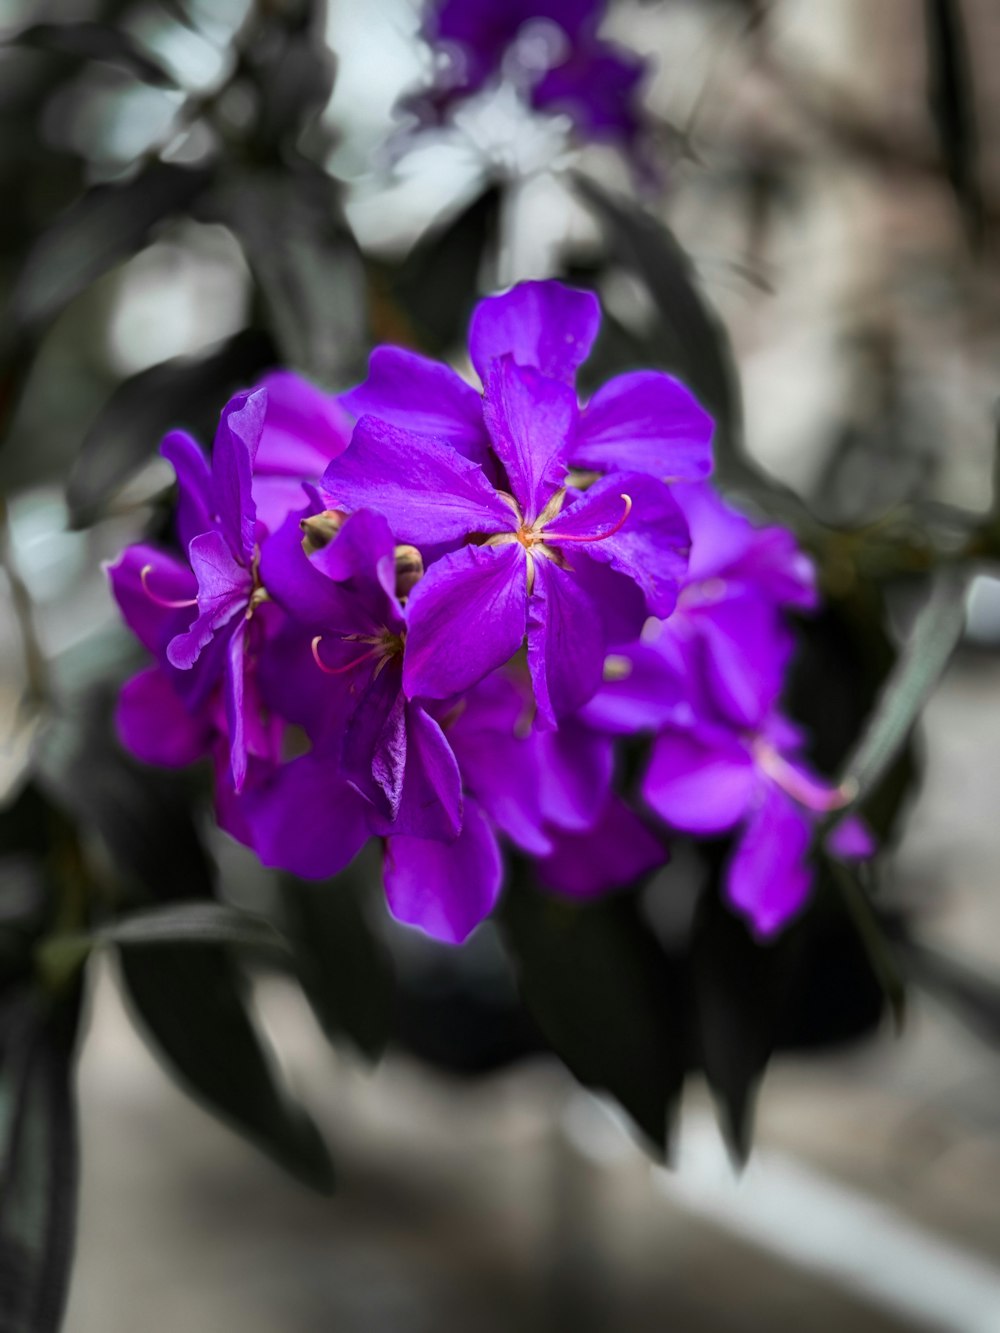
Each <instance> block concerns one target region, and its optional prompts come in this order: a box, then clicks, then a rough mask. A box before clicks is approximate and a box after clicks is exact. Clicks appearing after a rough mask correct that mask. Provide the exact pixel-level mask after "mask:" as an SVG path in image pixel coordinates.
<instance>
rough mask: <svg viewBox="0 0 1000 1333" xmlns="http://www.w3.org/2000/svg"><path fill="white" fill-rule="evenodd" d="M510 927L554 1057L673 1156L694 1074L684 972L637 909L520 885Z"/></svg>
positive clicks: (508, 939)
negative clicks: (672, 1138)
mask: <svg viewBox="0 0 1000 1333" xmlns="http://www.w3.org/2000/svg"><path fill="white" fill-rule="evenodd" d="M500 924H501V929H502V932H503V936H504V940H505V944H506V947H507V950H508V952H509V954H510V956H511V959H512V961H513V964H514V969H515V973H516V976H517V980H518V985H519V988H520V991H521V995H522V997H523V999H524V1002H525V1004H526V1005H527V1007H528V1010H529V1012H530V1013H531V1015H532V1016H533V1018H534V1019H535V1021H536V1022H537V1023H538V1026H539V1027H540V1029H541V1031H542V1033H543V1034H544V1036H545V1037H546V1039H547V1040H548V1041H549V1043H550V1044H551V1046H552V1049H553V1050H554V1051H555V1053H556V1054H557V1055H558V1056H559V1058H560V1059H561V1060H563V1061H564V1063H565V1064H566V1065H567V1066H568V1068H569V1069H570V1071H571V1072H572V1073H573V1074H575V1076H576V1077H577V1078H578V1079H579V1080H580V1082H581V1083H583V1084H585V1085H586V1086H587V1087H591V1088H597V1089H601V1090H603V1091H606V1092H609V1093H610V1094H611V1095H612V1096H613V1097H615V1098H616V1099H617V1100H618V1101H619V1102H620V1103H621V1105H622V1106H623V1107H624V1109H625V1110H626V1111H627V1112H628V1113H629V1115H630V1116H631V1117H632V1119H633V1120H634V1121H635V1123H636V1124H637V1125H638V1126H639V1128H640V1129H641V1130H642V1131H643V1133H644V1134H645V1135H646V1136H647V1137H648V1139H649V1140H650V1141H651V1143H652V1144H653V1145H654V1146H655V1148H656V1149H657V1151H658V1152H661V1153H663V1152H666V1150H667V1146H668V1142H669V1135H670V1121H671V1120H672V1112H673V1110H674V1107H675V1104H676V1102H677V1100H678V1098H679V1096H680V1091H681V1086H682V1083H683V1080H684V1074H685V1070H686V1067H687V1054H688V1042H687V1023H688V1013H687V1006H686V1005H685V1003H684V995H683V989H682V978H681V974H680V971H679V968H678V966H677V965H676V964H675V963H674V962H673V961H672V960H671V959H670V958H668V957H667V955H666V954H665V953H663V951H662V950H661V949H660V946H659V945H658V944H657V942H656V940H655V939H654V937H653V935H652V933H651V932H650V931H649V929H648V928H647V927H646V925H645V924H644V923H643V922H642V920H641V919H640V917H639V915H638V911H637V907H636V903H635V899H634V898H633V897H631V896H624V895H618V896H613V897H609V898H606V899H605V900H603V901H602V902H597V903H588V904H587V905H585V906H578V905H573V904H569V903H567V902H563V901H559V900H557V899H554V898H552V897H549V896H546V895H543V894H542V893H539V892H538V891H536V890H534V889H532V888H529V887H526V886H525V885H523V884H516V883H515V884H513V885H511V886H510V888H509V890H508V892H507V895H506V897H505V899H504V902H503V907H502V911H501V917H500Z"/></svg>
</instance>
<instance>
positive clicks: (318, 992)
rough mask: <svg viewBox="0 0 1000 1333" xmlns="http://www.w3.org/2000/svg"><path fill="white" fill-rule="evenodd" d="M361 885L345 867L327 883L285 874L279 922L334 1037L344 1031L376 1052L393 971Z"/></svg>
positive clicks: (386, 1030)
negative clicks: (375, 928)
mask: <svg viewBox="0 0 1000 1333" xmlns="http://www.w3.org/2000/svg"><path fill="white" fill-rule="evenodd" d="M363 889H364V885H363V883H362V881H361V879H360V877H359V875H358V874H357V872H352V871H347V872H345V873H344V874H343V875H339V876H338V877H337V878H336V879H335V880H333V881H332V882H330V883H328V884H314V883H308V882H306V881H303V880H293V879H283V880H282V882H281V896H282V926H283V928H284V930H285V933H286V934H287V936H288V939H289V940H290V942H291V947H292V951H293V954H294V958H295V972H296V975H297V977H298V979H299V981H300V982H301V984H302V988H303V990H304V991H305V993H306V995H307V996H308V998H309V1002H310V1004H311V1005H312V1007H313V1010H314V1012H315V1014H316V1017H317V1018H318V1019H319V1021H320V1024H321V1025H322V1027H323V1030H324V1032H325V1033H326V1034H327V1036H328V1037H330V1039H331V1040H336V1039H337V1038H339V1037H341V1036H346V1037H348V1038H349V1039H350V1040H351V1041H352V1042H353V1043H354V1045H355V1046H356V1047H357V1048H358V1050H359V1051H361V1052H362V1054H363V1055H366V1056H367V1057H368V1058H369V1059H371V1060H375V1059H377V1058H378V1057H379V1056H380V1055H381V1054H382V1052H383V1051H384V1050H385V1048H386V1045H387V1044H388V1041H389V1037H390V1034H391V1028H392V1009H393V996H394V989H395V988H394V977H393V970H392V962H391V959H390V958H389V955H388V951H387V950H386V948H385V946H384V945H383V944H382V942H381V941H380V940H379V939H378V938H377V937H376V936H375V934H374V933H373V931H372V928H371V926H370V924H369V921H368V916H367V913H366V912H365V908H364V901H363Z"/></svg>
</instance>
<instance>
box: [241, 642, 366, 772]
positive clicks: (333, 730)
mask: <svg viewBox="0 0 1000 1333" xmlns="http://www.w3.org/2000/svg"><path fill="white" fill-rule="evenodd" d="M312 638H313V633H312V631H311V630H304V629H302V628H301V626H299V625H297V624H295V623H294V622H289V623H288V624H287V625H286V626H285V628H284V629H283V630H282V631H281V632H280V633H279V634H277V635H275V636H274V638H272V639H269V640H268V641H267V642H266V644H265V645H264V649H263V651H262V652H261V653H260V654H259V656H258V660H257V671H256V673H255V675H256V678H257V680H258V683H259V687H260V691H261V697H262V701H263V703H264V704H265V705H266V707H267V708H268V709H269V710H270V711H271V712H272V713H274V714H276V715H277V716H279V717H281V718H284V719H285V721H287V722H289V723H291V724H293V725H294V726H297V727H301V728H302V729H303V730H304V731H305V733H306V735H307V736H308V737H309V739H310V740H311V741H312V743H313V745H314V747H315V748H317V749H320V750H322V751H323V753H333V754H339V753H340V749H341V744H342V741H343V735H344V732H345V730H346V727H347V723H348V721H349V719H350V717H351V715H352V713H353V712H354V709H355V708H356V706H357V696H356V695H355V694H354V693H353V692H352V690H351V680H350V677H349V676H327V675H325V674H324V673H323V672H322V671H321V670H320V669H319V667H318V666H317V665H316V662H315V660H314V659H313V655H312V648H311V643H312ZM351 646H352V647H354V648H355V649H356V648H357V645H356V644H354V645H351ZM321 651H322V652H324V653H328V648H327V645H326V644H323V645H321ZM355 655H357V654H355Z"/></svg>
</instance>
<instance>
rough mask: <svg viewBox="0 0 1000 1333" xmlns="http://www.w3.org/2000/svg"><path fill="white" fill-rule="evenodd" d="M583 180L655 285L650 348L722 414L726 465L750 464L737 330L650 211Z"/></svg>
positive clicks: (646, 280)
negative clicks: (730, 328) (732, 339)
mask: <svg viewBox="0 0 1000 1333" xmlns="http://www.w3.org/2000/svg"><path fill="white" fill-rule="evenodd" d="M576 186H577V189H578V190H579V192H580V194H581V195H582V196H583V198H584V200H585V201H586V202H587V204H589V206H590V207H591V208H592V209H593V211H594V212H595V213H596V214H597V216H598V218H599V220H600V221H601V223H602V225H603V226H604V228H605V229H606V231H607V234H608V237H609V240H610V242H611V246H612V250H613V252H614V254H615V256H616V257H617V258H618V259H619V260H620V261H621V262H622V263H623V264H625V266H626V267H627V268H629V269H631V270H632V271H633V272H634V273H635V274H636V275H637V276H638V277H639V278H640V279H641V280H642V282H643V284H644V285H645V287H646V288H647V290H648V291H649V295H650V297H651V298H652V301H653V304H654V306H655V308H656V316H657V319H656V327H655V329H654V330H652V331H651V333H650V337H649V349H650V352H651V353H652V354H653V355H655V356H656V357H657V359H658V360H659V361H660V363H661V364H662V365H663V366H665V367H666V369H668V370H671V371H673V372H675V373H676V374H677V375H678V376H679V378H680V379H682V380H683V381H684V382H685V383H686V384H687V385H688V387H689V388H690V389H692V390H693V391H694V393H695V394H696V395H697V397H698V398H699V400H700V401H701V402H702V403H703V404H704V406H705V407H706V409H707V410H708V411H709V412H710V413H711V414H712V416H713V417H714V418H715V426H716V430H715V439H714V449H715V455H716V460H717V463H718V465H719V467H720V468H721V469H722V470H723V473H724V474H725V473H726V471H727V470H728V471H729V472H730V473H735V472H742V470H743V469H744V468H745V460H744V459H743V454H742V442H741V441H742V429H743V427H742V406H741V402H740V390H739V380H738V377H737V374H736V368H735V365H734V362H733V356H732V351H731V349H730V346H729V337H728V335H727V333H726V331H725V329H724V327H723V325H722V323H721V322H720V320H719V318H718V316H717V315H716V314H715V311H714V310H712V308H711V306H710V305H709V304H708V302H707V301H706V300H705V297H704V296H703V294H702V292H701V291H700V289H699V287H698V283H697V280H696V278H695V276H694V271H693V269H692V267H691V262H690V260H689V259H688V257H687V255H686V254H685V253H684V251H683V250H682V249H681V247H680V245H678V243H677V240H676V239H675V237H674V236H673V234H672V233H671V232H670V231H669V230H668V229H667V228H666V227H665V226H664V225H663V224H662V223H661V222H658V221H657V220H656V219H655V218H653V217H651V216H650V215H649V214H648V213H644V212H642V211H641V210H640V209H638V208H636V207H635V205H633V204H626V203H625V202H624V201H620V200H618V199H616V198H614V197H613V196H612V195H611V194H609V193H607V191H605V190H604V189H603V188H602V187H601V186H599V185H597V184H596V183H595V182H594V181H591V180H588V179H586V178H584V177H582V176H579V177H577V179H576ZM725 479H726V480H729V479H730V478H729V477H728V476H726V477H725ZM733 479H738V477H734V478H733Z"/></svg>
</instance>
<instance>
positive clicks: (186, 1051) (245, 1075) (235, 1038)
mask: <svg viewBox="0 0 1000 1333" xmlns="http://www.w3.org/2000/svg"><path fill="white" fill-rule="evenodd" d="M120 966H121V973H122V977H123V980H124V984H125V990H126V992H127V994H128V997H129V999H130V1001H131V1003H132V1005H133V1007H134V1010H135V1013H136V1015H137V1017H138V1019H139V1020H140V1027H141V1029H142V1030H143V1031H144V1034H145V1035H146V1037H147V1038H148V1040H149V1043H150V1046H151V1048H152V1050H153V1051H154V1053H155V1054H156V1055H158V1056H159V1057H160V1058H161V1059H162V1060H163V1061H164V1063H165V1064H166V1066H167V1068H168V1070H169V1071H170V1072H171V1073H172V1074H173V1075H174V1077H175V1078H176V1079H177V1080H178V1081H179V1082H180V1084H181V1085H182V1086H183V1087H184V1088H185V1089H186V1090H187V1091H188V1092H189V1093H190V1094H191V1096H193V1097H194V1098H195V1099H196V1100H198V1101H200V1102H202V1103H204V1105H205V1106H206V1107H207V1108H208V1109H209V1110H211V1111H212V1112H213V1113H214V1114H216V1115H218V1116H219V1117H221V1119H223V1120H224V1121H225V1122H226V1123H227V1124H229V1125H230V1126H231V1127H232V1128H233V1129H235V1130H237V1131H238V1132H239V1133H241V1134H243V1135H244V1136H245V1137H246V1138H248V1139H249V1140H250V1141H251V1142H252V1143H254V1144H255V1145H256V1146H257V1147H258V1148H260V1149H261V1150H262V1151H263V1152H265V1153H267V1154H268V1156H270V1157H271V1158H273V1159H274V1161H276V1162H278V1163H279V1165H281V1166H283V1167H284V1168H285V1169H286V1170H287V1171H289V1172H291V1174H292V1175H294V1176H295V1177H296V1178H297V1179H299V1180H301V1181H302V1182H303V1183H305V1184H307V1185H309V1186H311V1187H312V1188H314V1189H318V1190H320V1191H322V1192H324V1193H326V1192H328V1191H329V1190H330V1189H331V1188H332V1186H333V1164H332V1162H331V1161H330V1156H329V1152H328V1150H327V1147H326V1144H325V1143H324V1142H323V1138H322V1136H321V1135H320V1132H319V1130H318V1129H317V1128H316V1125H315V1124H314V1122H313V1121H312V1119H311V1118H310V1117H309V1115H308V1114H307V1113H306V1112H305V1111H304V1110H303V1108H302V1107H301V1106H300V1105H298V1103H297V1102H295V1101H294V1100H293V1099H292V1098H291V1097H290V1095H289V1094H288V1092H287V1091H286V1090H285V1089H284V1088H283V1087H282V1084H281V1080H280V1076H279V1074H278V1071H277V1069H276V1068H275V1065H274V1063H273V1061H272V1059H271V1057H270V1054H269V1052H268V1051H267V1050H266V1048H265V1046H264V1043H263V1039H262V1037H261V1035H260V1034H259V1032H258V1030H257V1027H256V1025H255V1023H254V1021H253V1019H252V1018H251V1015H250V1011H249V1009H248V1006H247V1000H246V997H245V994H244V986H243V984H242V976H241V974H240V972H239V970H238V968H237V966H236V965H235V963H234V962H233V960H232V958H231V957H230V955H229V953H228V951H227V949H226V948H225V947H224V946H221V945H217V944H184V945H174V944H166V943H163V944H155V945H141V944H130V945H129V947H127V948H124V949H122V951H121V955H120Z"/></svg>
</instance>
